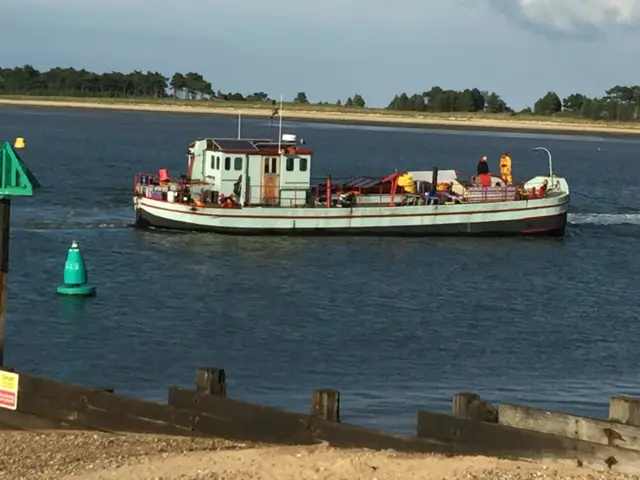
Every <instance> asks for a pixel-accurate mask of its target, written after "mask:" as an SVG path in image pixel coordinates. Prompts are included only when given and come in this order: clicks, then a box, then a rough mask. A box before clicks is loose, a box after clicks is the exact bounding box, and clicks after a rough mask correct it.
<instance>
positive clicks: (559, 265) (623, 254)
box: [0, 108, 640, 433]
mask: <svg viewBox="0 0 640 480" xmlns="http://www.w3.org/2000/svg"><path fill="white" fill-rule="evenodd" d="M287 123H289V124H290V125H291V126H292V127H295V132H296V133H297V134H298V135H299V136H300V137H303V138H305V139H306V140H307V142H308V145H309V146H311V147H312V148H314V149H315V151H316V162H315V165H314V175H317V176H320V175H324V174H326V173H328V172H329V171H331V172H332V173H333V175H334V176H339V175H346V174H349V173H354V174H366V173H372V174H379V175H384V174H387V173H389V172H390V171H392V170H393V169H394V168H399V169H404V168H406V169H425V168H431V167H432V166H433V165H438V166H439V167H441V168H458V169H460V170H465V171H466V172H468V173H472V172H473V170H474V169H475V163H476V161H477V159H478V158H479V157H480V156H481V155H484V154H486V155H489V156H490V159H491V160H492V162H493V164H494V165H495V164H496V163H497V158H498V156H499V155H500V154H501V153H502V152H503V151H506V150H509V151H511V152H512V155H513V159H514V169H515V173H516V176H517V177H528V176H531V175H533V174H535V173H541V172H544V171H546V169H547V161H546V157H545V156H544V154H534V153H532V152H531V149H532V148H533V147H536V146H545V147H547V148H549V149H551V151H552V152H553V154H554V159H555V169H556V170H557V172H558V173H559V174H562V175H565V176H566V177H567V178H568V179H569V182H570V185H571V187H572V189H573V191H574V193H575V195H574V196H573V199H572V207H571V208H572V210H571V212H572V213H571V214H570V225H569V230H568V236H567V237H566V238H565V239H563V240H545V239H447V238H439V239H389V238H385V239H375V238H352V239H348V238H346V239H345V238H282V239H279V238H242V237H224V236H220V237H218V236H209V235H201V234H160V233H153V232H141V231H137V230H135V229H133V228H130V223H131V222H132V219H133V215H132V214H133V210H132V206H131V204H130V201H131V200H130V198H131V186H132V176H133V174H134V173H135V172H142V171H150V172H152V171H156V170H157V169H158V168H161V167H166V168H169V170H170V172H172V173H174V174H178V173H180V172H181V171H182V170H184V167H185V165H186V146H187V144H188V143H189V142H190V141H191V140H193V139H194V138H195V137H198V136H205V135H216V136H235V133H236V128H237V126H236V123H235V119H233V118H224V117H223V118H220V117H211V116H204V115H202V116H201V115H176V114H151V113H143V112H109V111H104V112H103V111H92V110H84V109H83V110H75V111H74V110H47V109H40V110H38V109H28V108H22V109H15V108H2V109H1V110H0V129H1V130H2V135H1V137H3V138H6V139H10V140H12V139H13V138H15V137H16V136H24V137H26V140H27V150H26V151H25V152H24V158H25V160H26V161H27V163H28V164H29V165H30V166H31V167H32V169H33V170H34V171H35V172H36V174H37V176H38V178H39V179H40V181H41V182H42V184H43V185H44V188H43V189H42V190H41V191H40V192H39V193H38V195H37V196H35V197H33V198H20V199H16V200H15V201H14V206H13V211H12V215H13V218H12V239H11V242H12V244H11V273H10V298H9V311H8V326H7V337H8V345H7V364H8V365H11V366H14V367H16V368H18V369H20V370H22V371H28V372H33V373H36V374H42V375H46V376H52V377H54V378H57V379H60V380H63V381H72V382H77V383H83V384H88V385H96V386H97V385H100V386H110V387H114V388H115V389H116V390H117V391H120V392H123V393H128V394H133V395H137V396H140V397H145V398H150V399H155V400H164V399H165V398H166V388H167V387H169V386H171V385H182V386H187V387H191V386H192V385H193V379H194V375H195V369H196V367H198V366H221V367H224V368H225V369H226V370H227V373H228V381H229V394H230V395H231V396H233V397H235V398H241V399H245V400H249V401H256V402H260V403H265V404H270V405H276V406H281V407H285V408H289V409H293V410H298V411H306V410H307V409H308V404H309V397H310V391H311V390H312V389H314V388H338V389H340V390H341V391H342V395H343V417H344V420H345V421H349V422H355V423H360V424H363V425H370V426H374V427H379V428H384V429H389V430H393V431H396V432H404V433H411V432H413V428H414V425H413V424H414V418H415V411H416V410H418V409H421V408H426V409H431V410H439V411H447V410H448V409H449V405H450V402H451V397H452V395H453V394H454V393H455V392H458V391H476V392H478V393H480V394H482V395H483V396H485V397H486V398H488V399H489V400H491V401H494V402H500V401H502V402H521V403H526V404H531V405H537V406H541V407H545V408H551V409H560V410H564V411H569V412H574V413H578V414H586V415H594V416H605V415H606V414H607V405H608V398H609V396H611V395H617V394H629V395H639V394H640V391H639V390H640V387H639V382H638V379H639V374H638V365H640V351H639V350H638V348H637V345H638V342H639V341H640V328H639V327H638V324H637V323H636V322H637V321H638V313H637V308H636V302H637V297H638V288H637V286H634V285H637V284H636V283H635V282H636V272H637V271H638V269H639V268H640V255H639V254H638V248H637V245H638V238H639V237H640V213H638V212H640V210H639V209H640V201H639V200H638V199H639V193H640V186H639V185H638V183H637V182H634V181H633V178H635V177H637V176H638V174H640V164H639V163H638V162H637V152H638V148H639V147H640V142H639V141H638V140H631V139H611V138H602V137H599V136H594V137H587V136H582V137H571V136H562V135H555V136H554V135H535V134H520V133H515V132H511V133H493V132H477V133H473V132H461V131H444V130H419V129H397V128H386V127H350V126H345V125H323V124H314V123H295V122H287ZM243 128H244V131H245V133H247V134H253V135H257V136H264V135H268V134H269V130H270V127H269V123H268V122H266V121H264V120H245V122H244V125H243ZM274 133H275V132H274ZM72 240H78V241H79V242H80V245H81V247H82V248H83V251H84V253H85V258H86V260H87V262H88V265H89V268H90V273H91V277H92V280H93V282H94V283H95V284H96V285H97V288H98V297H96V298H94V299H89V300H85V301H80V302H78V301H76V300H74V299H71V298H58V297H56V296H55V293H54V292H55V287H56V285H57V284H58V283H59V282H60V281H61V276H62V266H63V263H64V259H65V255H66V250H67V248H68V247H69V245H70V242H71V241H72Z"/></svg>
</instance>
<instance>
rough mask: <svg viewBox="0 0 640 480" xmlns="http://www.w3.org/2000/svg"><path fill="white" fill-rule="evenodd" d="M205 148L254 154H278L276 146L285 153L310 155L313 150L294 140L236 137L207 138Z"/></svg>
mask: <svg viewBox="0 0 640 480" xmlns="http://www.w3.org/2000/svg"><path fill="white" fill-rule="evenodd" d="M206 141H207V150H213V151H217V152H224V153H240V154H249V155H251V154H254V155H278V146H280V147H281V148H285V149H286V150H288V151H287V152H286V153H290V154H299V155H312V154H313V151H312V150H310V149H308V148H304V147H301V146H299V145H298V144H297V143H295V142H280V144H279V145H278V143H277V142H274V141H273V140H270V139H268V138H267V139H265V138H257V139H238V138H207V139H206Z"/></svg>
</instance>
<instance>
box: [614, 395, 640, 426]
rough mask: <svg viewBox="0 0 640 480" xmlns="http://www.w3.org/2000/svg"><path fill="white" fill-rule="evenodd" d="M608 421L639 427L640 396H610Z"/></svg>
mask: <svg viewBox="0 0 640 480" xmlns="http://www.w3.org/2000/svg"><path fill="white" fill-rule="evenodd" d="M609 421H610V422H618V423H623V424H625V425H633V426H635V427H640V398H634V397H621V396H619V397H611V403H610V404H609Z"/></svg>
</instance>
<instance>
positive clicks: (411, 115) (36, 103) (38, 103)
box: [0, 97, 640, 136]
mask: <svg viewBox="0 0 640 480" xmlns="http://www.w3.org/2000/svg"><path fill="white" fill-rule="evenodd" d="M3 105H6V106H31V107H55V108H90V109H106V110H129V111H146V112H163V113H187V114H209V115H234V116H235V115H238V111H239V110H241V111H242V114H243V116H245V117H259V118H269V117H270V116H271V115H272V113H273V110H272V108H271V106H264V105H260V104H255V103H248V102H225V103H224V105H220V104H218V105H214V106H211V105H207V104H206V103H205V102H202V101H200V102H198V101H194V102H188V101H179V100H174V101H172V100H166V99H165V100H163V101H161V102H160V101H158V102H154V101H148V102H145V101H144V99H132V100H122V99H95V98H77V99H76V98H54V97H45V98H24V97H22V98H6V97H5V98H2V97H0V107H1V106H3ZM283 115H284V119H289V120H303V121H310V122H326V123H342V124H356V125H357V124H360V125H379V126H397V127H413V128H450V129H470V130H485V131H495V130H502V131H504V130H512V131H519V132H538V133H541V132H547V133H553V132H555V133H568V134H578V135H580V134H582V135H585V134H594V133H601V134H606V135H615V136H628V135H640V123H638V124H622V123H597V122H586V121H571V120H570V119H568V120H564V119H558V118H552V117H547V118H545V117H531V118H530V119H523V118H521V117H520V118H518V117H517V116H516V117H513V116H505V115H500V114H495V117H497V118H492V117H491V116H488V115H487V114H485V115H476V114H468V115H464V114H459V113H453V114H450V115H449V114H430V113H418V112H397V111H387V110H383V109H373V108H372V109H356V108H353V109H349V108H339V107H335V106H333V107H331V106H329V107H327V106H322V105H295V106H290V105H286V106H285V107H284V109H283Z"/></svg>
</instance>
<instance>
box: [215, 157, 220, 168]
mask: <svg viewBox="0 0 640 480" xmlns="http://www.w3.org/2000/svg"><path fill="white" fill-rule="evenodd" d="M216 170H220V157H216Z"/></svg>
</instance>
